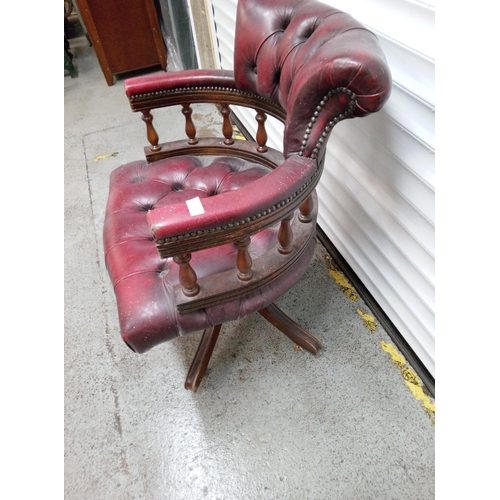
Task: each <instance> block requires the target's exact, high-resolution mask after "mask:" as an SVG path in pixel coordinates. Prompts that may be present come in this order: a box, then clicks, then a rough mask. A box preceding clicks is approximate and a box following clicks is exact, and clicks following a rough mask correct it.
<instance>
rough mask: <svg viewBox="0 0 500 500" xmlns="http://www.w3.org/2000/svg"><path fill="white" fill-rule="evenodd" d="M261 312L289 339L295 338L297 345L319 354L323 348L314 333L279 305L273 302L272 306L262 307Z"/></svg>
mask: <svg viewBox="0 0 500 500" xmlns="http://www.w3.org/2000/svg"><path fill="white" fill-rule="evenodd" d="M259 313H260V314H261V315H262V316H264V318H266V319H267V321H269V323H271V324H272V325H274V326H275V327H276V328H278V330H280V331H281V332H283V333H284V334H285V335H286V336H287V337H288V338H289V339H291V340H293V342H295V343H296V344H297V345H299V346H300V347H302V348H303V349H305V350H306V351H309V352H312V353H313V354H317V353H318V351H319V349H321V342H320V341H319V339H317V338H316V337H315V336H314V335H313V334H312V333H309V332H308V331H307V330H305V329H304V328H302V327H301V326H300V325H299V324H297V323H295V321H293V320H292V319H291V318H290V317H289V316H287V315H286V314H285V313H284V312H283V311H282V310H281V309H280V308H279V307H278V306H276V305H275V304H271V305H270V306H268V307H266V308H264V309H261V310H260V311H259Z"/></svg>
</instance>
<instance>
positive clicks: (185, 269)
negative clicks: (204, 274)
mask: <svg viewBox="0 0 500 500" xmlns="http://www.w3.org/2000/svg"><path fill="white" fill-rule="evenodd" d="M190 260H191V254H190V253H184V254H181V255H176V256H175V257H174V262H175V263H176V264H178V265H179V282H180V284H181V286H182V291H183V292H184V295H185V296H186V297H194V296H195V295H198V292H199V291H200V285H198V283H197V282H196V280H197V279H198V278H197V276H196V273H195V271H194V269H193V268H192V267H191V265H190V264H189V261H190Z"/></svg>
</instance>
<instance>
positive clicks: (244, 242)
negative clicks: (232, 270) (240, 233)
mask: <svg viewBox="0 0 500 500" xmlns="http://www.w3.org/2000/svg"><path fill="white" fill-rule="evenodd" d="M234 245H235V246H236V248H237V249H238V254H237V255H236V268H237V269H238V273H237V275H238V278H239V279H240V280H241V281H248V280H250V279H252V276H253V271H252V257H250V253H249V252H248V247H249V246H250V237H249V236H247V237H245V238H242V239H240V240H236V241H235V242H234Z"/></svg>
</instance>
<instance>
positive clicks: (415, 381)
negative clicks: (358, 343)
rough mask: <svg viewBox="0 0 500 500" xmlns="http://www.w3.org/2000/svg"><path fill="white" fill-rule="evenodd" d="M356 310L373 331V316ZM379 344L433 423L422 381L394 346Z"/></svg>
mask: <svg viewBox="0 0 500 500" xmlns="http://www.w3.org/2000/svg"><path fill="white" fill-rule="evenodd" d="M325 259H326V265H327V267H328V273H329V274H330V276H331V277H332V278H333V279H334V280H335V281H336V282H337V284H338V285H339V286H340V288H341V289H342V292H343V293H344V295H346V296H347V297H349V298H350V299H351V302H356V301H358V300H359V295H358V294H357V292H356V290H355V289H354V287H353V286H352V285H351V284H350V283H349V281H348V280H347V278H346V277H345V275H344V273H342V272H341V271H340V270H339V269H338V267H337V265H336V264H335V262H333V261H332V259H331V257H330V256H329V255H327V256H326V257H325ZM356 312H357V313H358V314H359V315H360V316H361V318H362V320H363V323H364V324H365V325H366V327H367V328H368V330H370V331H371V332H374V331H375V329H376V328H377V326H378V323H377V321H376V320H375V318H374V317H373V316H372V315H371V314H366V313H363V312H362V311H361V310H360V309H357V310H356ZM380 344H381V345H382V349H383V350H384V351H385V352H387V353H389V354H390V355H391V357H392V362H393V363H394V364H395V365H396V366H397V367H398V368H399V369H400V370H401V375H403V380H404V381H405V384H406V386H407V387H408V388H409V389H410V391H411V393H412V394H413V396H414V397H415V399H416V400H417V401H421V402H422V407H423V408H424V410H425V411H426V413H427V414H428V415H429V418H430V419H431V422H432V423H433V424H435V413H436V406H435V404H434V403H433V402H431V399H430V398H429V396H427V394H425V392H424V387H423V384H422V381H421V380H420V378H419V377H418V375H417V374H416V373H415V372H414V371H413V370H412V369H411V368H410V367H409V366H407V365H406V359H405V358H404V356H403V355H402V354H401V353H400V352H399V351H398V350H397V349H396V348H395V347H393V346H392V345H391V344H387V343H386V342H384V341H383V340H381V341H380Z"/></svg>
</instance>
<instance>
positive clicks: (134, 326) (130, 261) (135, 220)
mask: <svg viewBox="0 0 500 500" xmlns="http://www.w3.org/2000/svg"><path fill="white" fill-rule="evenodd" d="M268 172H269V169H268V168H266V167H263V166H262V165H258V164H254V163H251V162H248V161H245V160H242V159H239V158H235V157H210V156H199V157H196V156H183V157H175V158H167V159H163V160H159V161H157V162H154V163H151V164H148V163H146V162H145V161H136V162H132V163H128V164H126V165H123V166H121V167H119V168H117V169H116V170H114V171H113V172H112V174H111V177H110V187H109V198H108V203H107V207H106V217H105V222H104V234H103V237H104V252H105V260H106V267H107V269H108V272H109V274H110V277H111V281H112V283H113V287H114V291H115V294H116V299H117V306H118V313H119V320H120V328H121V332H122V337H123V339H124V341H125V342H126V343H127V345H128V346H129V347H130V348H131V349H132V350H134V351H136V352H145V351H147V350H148V349H150V348H151V347H153V346H155V345H157V344H159V343H161V342H164V341H167V340H170V339H173V338H175V337H177V336H179V335H184V334H186V333H190V332H194V331H200V330H203V329H205V328H208V327H210V326H213V325H215V324H221V323H223V322H226V321H231V320H234V319H238V318H241V317H243V316H246V315H247V314H249V313H251V312H255V311H257V310H259V309H262V308H263V307H266V306H267V305H269V304H270V303H271V302H273V301H274V300H275V299H276V298H277V297H279V295H281V294H282V293H284V291H286V290H287V289H288V288H290V286H292V285H293V284H294V283H295V282H296V281H297V280H298V279H300V277H301V276H302V274H303V272H304V271H305V269H306V268H307V265H308V264H309V261H310V258H311V257H312V251H310V250H309V253H310V257H309V259H308V258H305V259H303V260H305V261H306V262H305V263H304V264H301V265H300V266H298V267H297V268H293V266H292V268H293V269H290V270H288V271H287V272H286V273H285V274H284V275H283V276H281V277H280V278H279V279H277V280H276V281H274V282H273V283H271V284H270V285H267V286H265V287H262V288H261V289H260V290H257V291H254V292H252V293H249V294H248V295H247V296H244V297H242V298H241V297H240V298H238V299H235V300H230V301H228V302H225V303H224V304H219V305H216V306H211V307H207V308H205V309H202V310H198V311H195V312H190V313H185V314H179V313H178V311H177V308H176V305H175V302H174V294H173V287H174V286H175V285H176V284H178V283H179V278H178V266H177V264H175V262H173V260H172V259H171V258H168V259H162V258H160V257H159V255H158V252H157V249H156V245H155V242H154V241H153V237H152V234H151V230H150V227H149V224H148V222H147V213H148V211H149V210H154V209H155V208H158V207H163V206H167V205H169V204H174V203H179V202H183V201H186V200H189V199H192V198H195V197H199V198H206V197H208V196H214V195H217V194H219V193H223V192H225V191H228V190H234V189H238V188H240V187H242V186H244V185H246V184H248V183H250V182H252V181H253V180H256V179H258V178H260V177H262V176H264V175H266V174H267V173H268ZM276 239H277V227H274V228H270V229H267V230H265V231H262V232H261V233H258V234H256V235H254V236H253V237H252V241H251V244H250V247H249V251H250V255H251V256H252V259H257V258H258V257H259V256H261V255H262V254H263V253H265V252H266V251H268V250H269V249H270V248H271V247H272V246H274V245H275V244H276ZM312 250H314V248H312ZM235 259H236V249H235V248H234V246H233V245H231V244H227V245H223V246H220V247H216V248H210V249H207V250H202V251H199V252H195V253H193V255H192V259H191V265H192V267H193V269H194V270H195V272H196V274H197V276H198V278H203V277H206V276H210V275H211V274H214V273H218V272H223V271H227V270H230V269H234V268H235Z"/></svg>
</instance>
